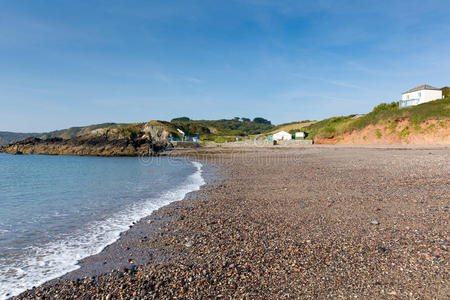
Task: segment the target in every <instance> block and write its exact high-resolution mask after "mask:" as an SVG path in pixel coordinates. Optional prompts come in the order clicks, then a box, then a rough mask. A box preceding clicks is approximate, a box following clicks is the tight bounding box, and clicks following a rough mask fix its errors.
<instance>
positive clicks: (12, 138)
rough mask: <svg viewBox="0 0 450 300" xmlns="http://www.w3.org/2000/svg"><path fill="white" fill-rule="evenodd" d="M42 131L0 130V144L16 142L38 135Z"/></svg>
mask: <svg viewBox="0 0 450 300" xmlns="http://www.w3.org/2000/svg"><path fill="white" fill-rule="evenodd" d="M39 136H42V133H17V132H9V131H0V145H6V144H9V143H14V142H18V141H21V140H24V139H27V138H30V137H39Z"/></svg>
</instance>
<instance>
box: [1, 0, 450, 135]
mask: <svg viewBox="0 0 450 300" xmlns="http://www.w3.org/2000/svg"><path fill="white" fill-rule="evenodd" d="M449 12H450V2H449V1H448V0H446V1H422V0H421V1H415V0H408V1H405V0H401V1H380V0H376V1H368V0H367V1H362V0H358V1H343V0H339V1H336V0H331V1H320V0H319V1H281V0H274V1H269V0H267V1H266V0H261V1H258V0H247V1H245V0H240V1H231V0H226V1H219V0H210V1H187V0H183V1H167V0H165V1H151V0H143V1H138V0H130V1H125V0H124V1H114V0H105V1H101V0H95V1H94V0H93V1H83V0H73V1H69V0H64V1H61V0H58V1H56V0H55V1H53V0H28V1H25V0H14V1H10V0H0V131H1V130H7V131H21V132H36V131H48V130H54V129H62V128H67V127H71V126H80V125H89V124H95V123H102V122H142V121H148V120H152V119H162V120H170V119H172V118H174V117H179V116H188V117H191V118H194V119H217V118H232V117H235V116H239V117H243V116H245V117H250V118H253V117H256V116H261V117H264V118H267V119H270V120H271V121H272V122H273V123H276V124H278V123H282V122H289V121H296V120H303V119H323V118H326V117H330V116H336V115H348V114H352V113H366V112H368V111H370V110H371V108H372V107H373V106H375V105H377V104H378V103H380V102H387V101H394V100H395V101H396V100H398V99H399V98H400V95H401V93H402V92H404V91H405V90H408V89H410V88H413V87H415V86H417V85H421V84H425V83H427V84H430V85H433V86H436V87H442V86H445V85H450V72H449V71H450V15H449Z"/></svg>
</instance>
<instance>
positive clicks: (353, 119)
mask: <svg viewBox="0 0 450 300" xmlns="http://www.w3.org/2000/svg"><path fill="white" fill-rule="evenodd" d="M402 119H409V121H410V122H411V123H412V124H415V125H417V124H420V123H422V122H424V121H426V120H429V119H438V120H441V119H450V98H448V97H447V98H445V99H441V100H435V101H431V102H427V103H423V104H420V105H416V106H411V107H405V108H399V103H398V102H392V103H390V104H386V103H382V104H380V105H378V106H376V107H375V108H374V109H373V110H372V111H371V112H370V113H368V114H367V115H364V116H357V115H350V116H343V117H333V118H329V119H325V120H322V121H320V122H317V123H315V124H312V125H309V126H306V127H304V128H303V130H304V131H305V132H307V133H308V137H307V138H308V139H314V138H331V137H334V136H337V135H340V134H343V133H346V132H351V131H353V130H359V129H363V128H364V127H366V126H368V125H370V124H378V123H395V122H398V121H400V120H402Z"/></svg>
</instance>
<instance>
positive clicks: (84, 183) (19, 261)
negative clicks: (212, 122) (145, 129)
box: [0, 154, 204, 299]
mask: <svg viewBox="0 0 450 300" xmlns="http://www.w3.org/2000/svg"><path fill="white" fill-rule="evenodd" d="M201 167H202V166H201V164H200V163H197V162H191V161H188V160H184V159H171V158H147V159H145V161H144V160H142V159H139V158H125V157H121V158H106V157H75V156H42V155H23V156H15V155H6V154H0V253H1V255H0V299H4V298H7V297H9V296H12V295H16V294H18V293H20V292H22V291H24V290H25V289H27V288H31V287H33V286H37V285H39V284H41V283H43V282H45V281H47V280H49V279H53V278H56V277H58V276H61V275H63V274H65V273H67V272H68V271H72V270H75V269H76V268H78V266H77V261H78V260H79V259H81V258H84V257H86V256H89V255H92V254H96V253H98V252H100V251H101V250H102V249H103V248H104V247H105V246H106V245H108V244H110V243H112V242H114V241H115V240H117V238H118V237H119V234H120V233H121V232H123V231H125V230H127V229H128V226H129V225H130V224H131V223H132V222H134V221H137V220H139V219H140V218H142V217H144V216H146V215H149V214H150V213H151V212H152V211H153V210H155V209H158V208H159V207H161V206H164V205H167V204H169V203H170V202H172V201H175V200H181V199H183V198H184V196H185V195H186V193H188V192H190V191H193V190H197V189H199V187H200V186H201V185H202V184H203V183H204V181H203V178H202V176H201Z"/></svg>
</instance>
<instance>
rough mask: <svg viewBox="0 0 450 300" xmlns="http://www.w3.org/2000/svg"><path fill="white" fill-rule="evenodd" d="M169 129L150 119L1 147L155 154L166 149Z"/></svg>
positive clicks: (31, 150) (55, 152)
mask: <svg viewBox="0 0 450 300" xmlns="http://www.w3.org/2000/svg"><path fill="white" fill-rule="evenodd" d="M170 145H171V144H170V132H169V131H168V130H166V128H165V127H164V126H162V125H159V124H152V123H151V122H149V123H145V124H136V125H134V126H133V125H132V126H128V127H119V128H100V129H95V130H92V131H90V132H88V133H85V134H82V135H79V136H76V137H73V138H68V139H65V138H61V137H50V138H46V139H41V138H36V137H30V138H28V139H25V140H23V141H19V142H14V143H11V144H8V145H5V146H1V147H0V152H3V153H9V154H50V155H96V156H154V155H157V154H158V153H159V152H161V151H163V150H165V149H167V147H169V146H170Z"/></svg>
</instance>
